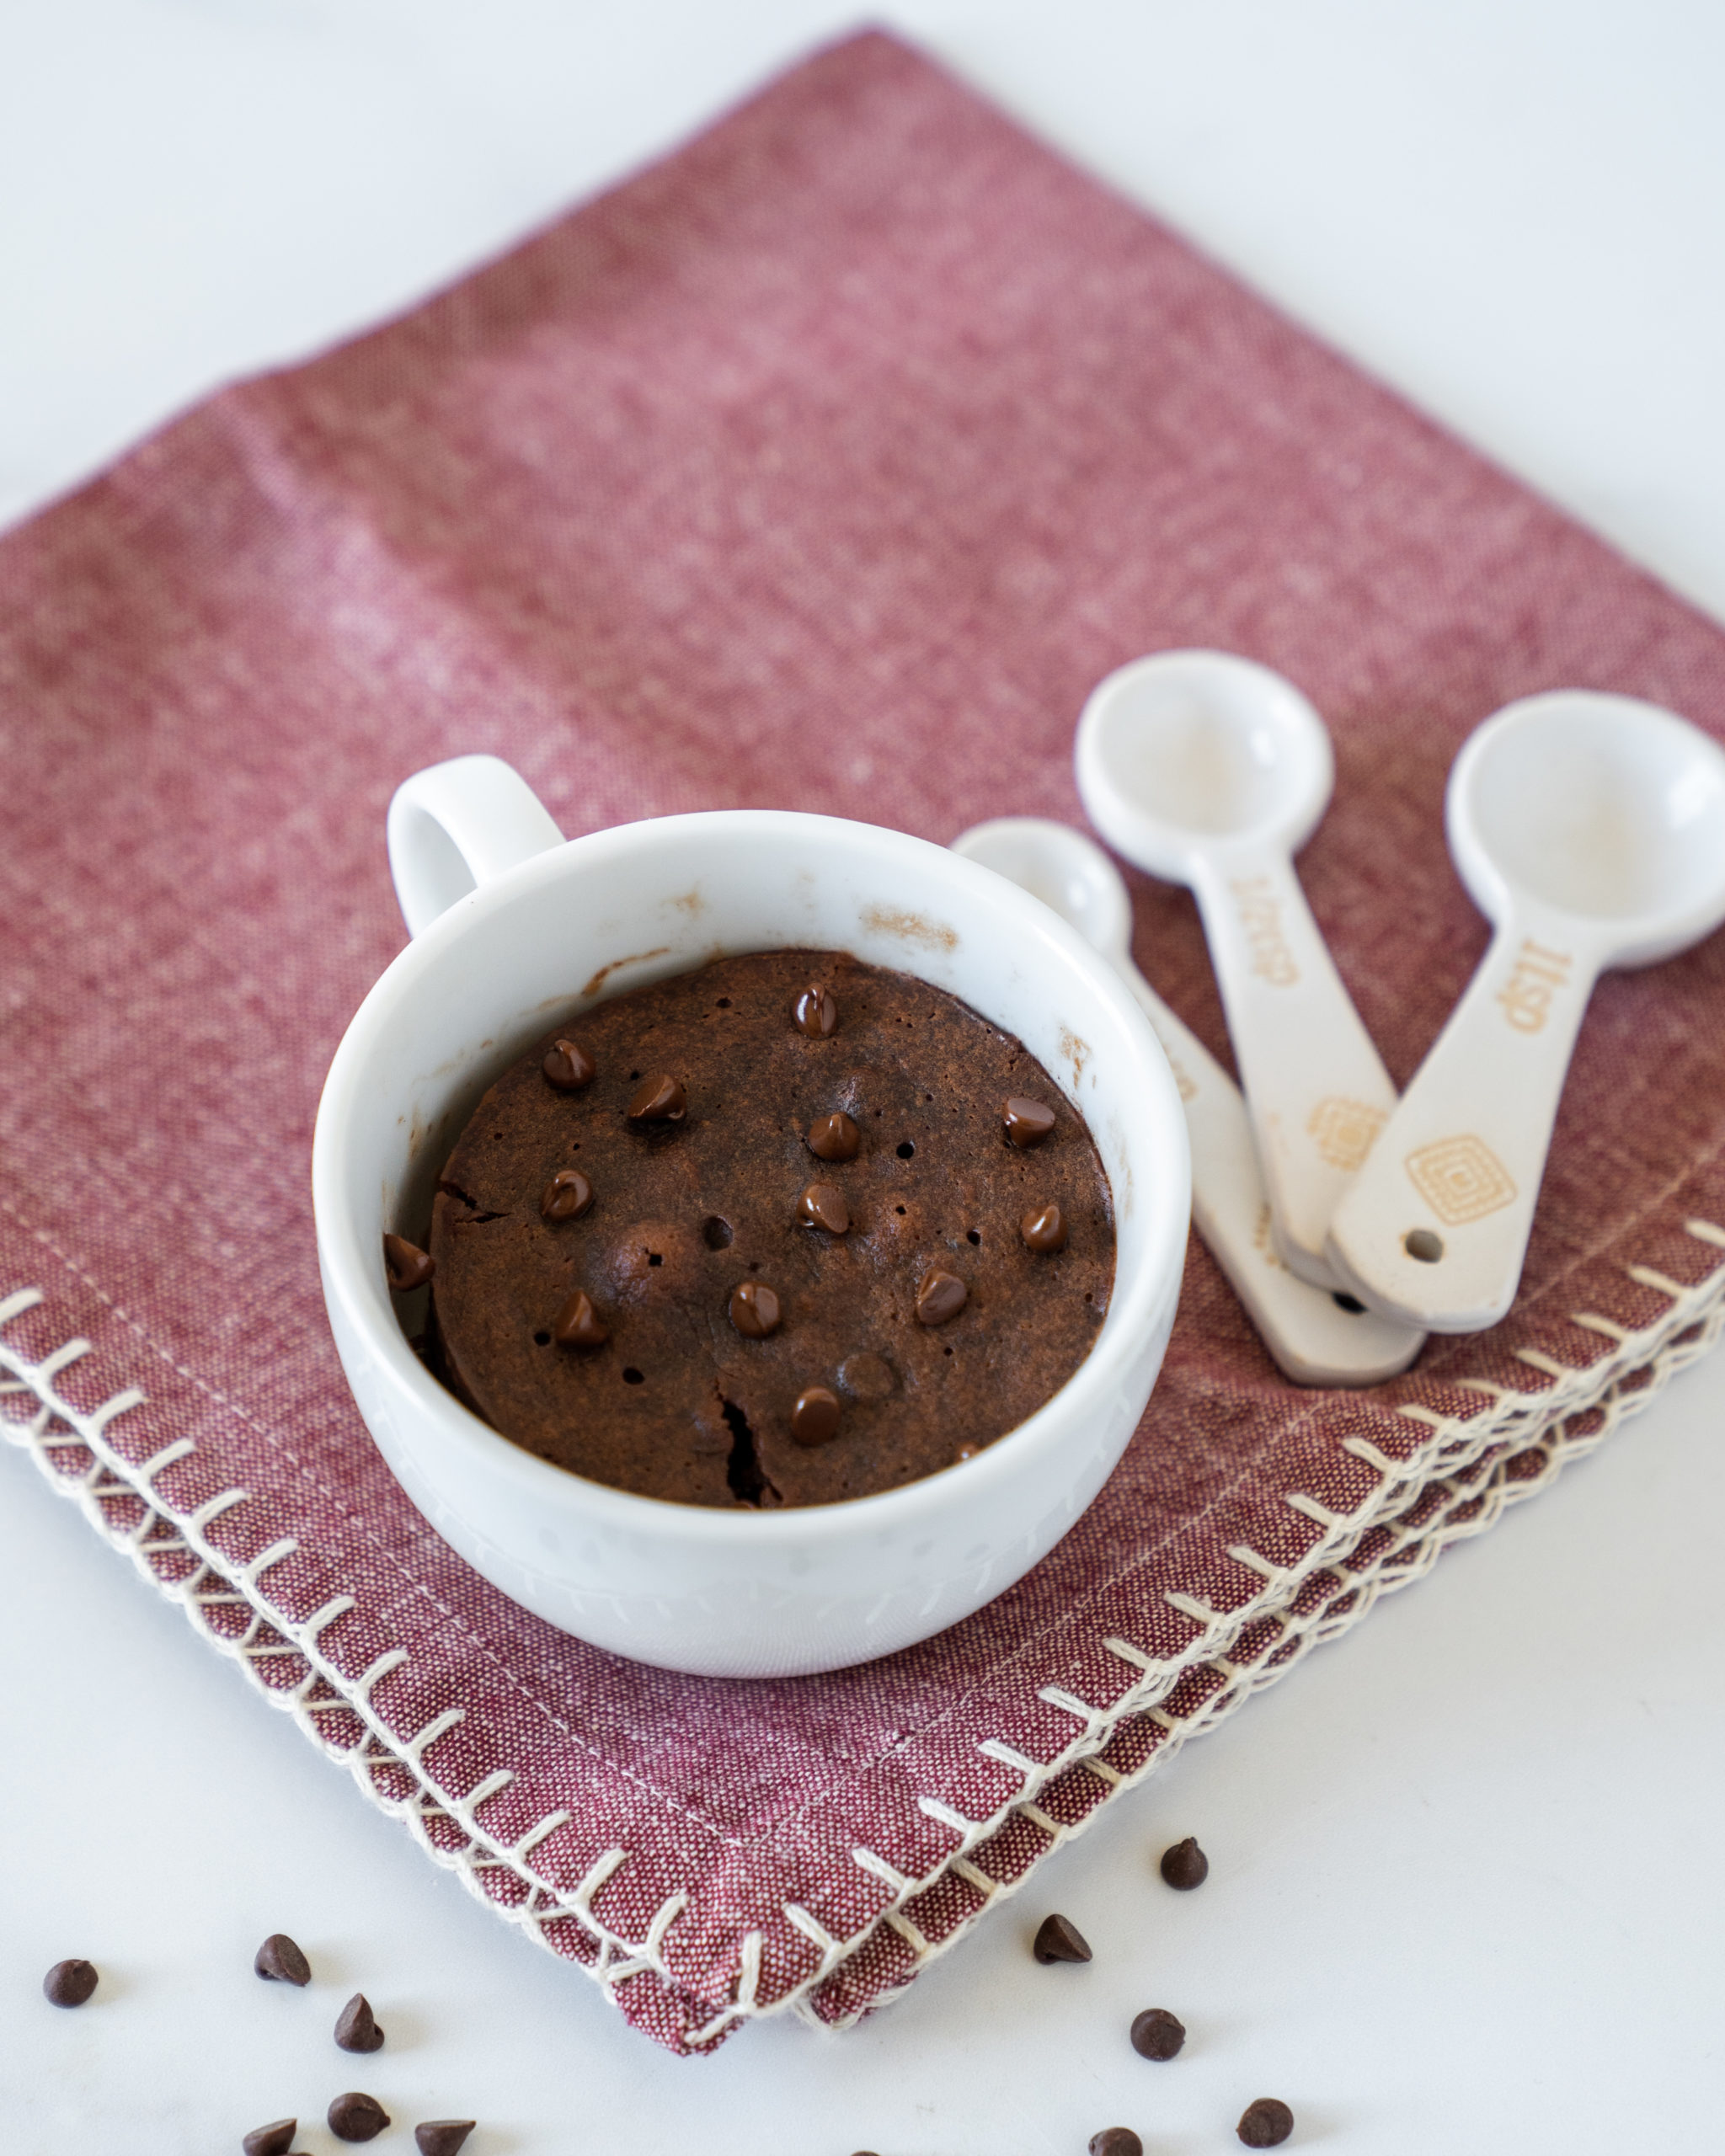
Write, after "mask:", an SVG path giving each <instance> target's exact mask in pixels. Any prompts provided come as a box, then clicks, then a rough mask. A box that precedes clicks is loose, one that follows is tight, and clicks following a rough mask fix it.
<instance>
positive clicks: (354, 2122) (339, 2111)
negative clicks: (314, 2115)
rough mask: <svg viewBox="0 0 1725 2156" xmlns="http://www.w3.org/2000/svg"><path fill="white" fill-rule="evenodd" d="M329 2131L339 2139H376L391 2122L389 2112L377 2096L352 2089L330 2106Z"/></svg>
mask: <svg viewBox="0 0 1725 2156" xmlns="http://www.w3.org/2000/svg"><path fill="white" fill-rule="evenodd" d="M328 2119H329V2131H330V2132H332V2133H333V2134H334V2136H335V2137H336V2139H337V2140H338V2141H375V2140H376V2139H377V2137H378V2135H379V2134H380V2133H382V2131H383V2129H384V2127H387V2125H388V2124H389V2114H388V2112H387V2111H385V2110H384V2108H383V2106H382V2104H380V2103H379V2102H378V2100H377V2098H376V2097H375V2096H368V2095H366V2094H365V2092H364V2091H363V2090H362V2089H349V2090H348V2092H347V2094H346V2095H344V2096H338V2097H337V2098H336V2100H335V2101H334V2103H333V2104H332V2105H330V2106H329V2111H328Z"/></svg>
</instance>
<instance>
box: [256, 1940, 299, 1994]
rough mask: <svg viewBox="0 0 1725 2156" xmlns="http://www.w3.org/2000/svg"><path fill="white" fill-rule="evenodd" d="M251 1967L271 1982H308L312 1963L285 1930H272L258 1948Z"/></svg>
mask: <svg viewBox="0 0 1725 2156" xmlns="http://www.w3.org/2000/svg"><path fill="white" fill-rule="evenodd" d="M252 1967H254V1969H255V1970H256V1971H257V1972H258V1974H259V1976H260V1977H268V1978H269V1979H270V1982H271V1983H278V1984H308V1983H310V1982H311V1981H312V1965H311V1963H310V1962H309V1961H307V1959H306V1957H305V1956H304V1955H303V1954H302V1953H301V1951H300V1950H299V1948H298V1947H297V1946H296V1945H294V1943H293V1941H292V1940H291V1939H290V1938H289V1937H288V1935H287V1934H286V1932H285V1931H272V1932H271V1933H270V1936H269V1937H268V1938H267V1939H266V1940H264V1944H263V1945H261V1946H260V1947H259V1949H258V1951H257V1954H256V1956H254V1960H253V1962H252Z"/></svg>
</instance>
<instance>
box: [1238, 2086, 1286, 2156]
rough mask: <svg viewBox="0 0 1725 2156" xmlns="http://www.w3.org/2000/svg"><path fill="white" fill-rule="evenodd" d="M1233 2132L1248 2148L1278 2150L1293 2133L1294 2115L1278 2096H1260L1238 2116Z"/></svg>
mask: <svg viewBox="0 0 1725 2156" xmlns="http://www.w3.org/2000/svg"><path fill="white" fill-rule="evenodd" d="M1234 2131H1235V2132H1236V2133H1237V2134H1238V2135H1239V2137H1240V2138H1241V2139H1242V2141H1243V2142H1244V2143H1246V2146H1247V2148H1280V2147H1281V2145H1282V2143H1284V2141H1285V2140H1286V2139H1287V2138H1288V2136H1289V2135H1290V2133H1292V2132H1293V2131H1294V2114H1293V2112H1292V2111H1290V2110H1289V2109H1288V2106H1287V2105H1285V2104H1284V2102H1283V2101H1282V2100H1281V2098H1280V2097H1279V2096H1260V2097H1259V2098H1258V2101H1257V2102H1256V2103H1255V2104H1248V2105H1247V2106H1246V2109H1245V2110H1244V2111H1242V2113H1241V2114H1240V2123H1239V2125H1238V2126H1237V2127H1235V2129H1234Z"/></svg>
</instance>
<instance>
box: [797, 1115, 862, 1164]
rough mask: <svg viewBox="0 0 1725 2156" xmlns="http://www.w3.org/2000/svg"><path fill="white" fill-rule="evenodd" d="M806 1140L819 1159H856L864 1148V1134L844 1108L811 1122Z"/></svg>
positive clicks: (810, 1149)
mask: <svg viewBox="0 0 1725 2156" xmlns="http://www.w3.org/2000/svg"><path fill="white" fill-rule="evenodd" d="M804 1143H805V1144H806V1145H807V1146H808V1148H809V1151H810V1152H811V1153H812V1154H813V1155H814V1157H815V1159H816V1160H817V1161H854V1160H855V1159H856V1157H857V1154H858V1153H859V1152H860V1151H861V1150H862V1147H863V1134H862V1132H861V1131H860V1130H858V1129H857V1126H856V1124H855V1123H852V1120H851V1118H849V1116H847V1115H846V1113H845V1112H844V1110H843V1109H842V1108H835V1109H834V1110H833V1112H832V1113H831V1114H830V1115H824V1116H821V1117H820V1118H818V1119H817V1120H816V1121H815V1122H814V1123H810V1124H809V1134H808V1137H807V1138H806V1139H805V1140H804Z"/></svg>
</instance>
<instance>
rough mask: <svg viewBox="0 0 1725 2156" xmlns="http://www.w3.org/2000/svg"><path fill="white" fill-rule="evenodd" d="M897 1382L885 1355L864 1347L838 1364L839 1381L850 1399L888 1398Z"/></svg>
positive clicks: (896, 1377)
mask: <svg viewBox="0 0 1725 2156" xmlns="http://www.w3.org/2000/svg"><path fill="white" fill-rule="evenodd" d="M898 1382H899V1380H898V1376H897V1374H896V1373H895V1370H894V1369H893V1366H892V1364H890V1363H889V1362H888V1360H887V1359H886V1357H885V1356H884V1355H873V1354H871V1353H869V1352H868V1349H867V1348H863V1350H862V1351H861V1353H857V1354H855V1355H847V1356H846V1358H845V1359H844V1361H843V1362H842V1363H841V1364H839V1383H840V1384H841V1385H842V1386H843V1387H844V1389H845V1390H846V1392H847V1393H849V1394H850V1396H851V1397H852V1400H888V1399H890V1398H891V1396H892V1393H893V1390H894V1388H895V1386H896V1385H897V1384H898Z"/></svg>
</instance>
